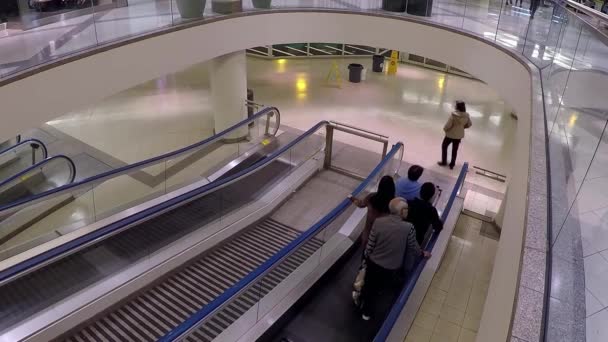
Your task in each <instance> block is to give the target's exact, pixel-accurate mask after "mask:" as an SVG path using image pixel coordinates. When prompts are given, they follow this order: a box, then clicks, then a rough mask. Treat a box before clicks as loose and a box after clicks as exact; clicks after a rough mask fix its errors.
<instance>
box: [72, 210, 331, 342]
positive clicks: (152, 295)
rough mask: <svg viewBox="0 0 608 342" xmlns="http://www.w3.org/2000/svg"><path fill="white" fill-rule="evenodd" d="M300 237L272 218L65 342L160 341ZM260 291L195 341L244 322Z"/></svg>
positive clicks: (280, 273) (294, 262)
mask: <svg viewBox="0 0 608 342" xmlns="http://www.w3.org/2000/svg"><path fill="white" fill-rule="evenodd" d="M299 234H300V232H299V231H297V230H295V229H293V228H291V227H289V226H287V225H284V224H282V223H280V222H278V221H275V220H273V219H272V218H269V219H266V220H264V221H263V222H262V223H260V224H258V225H256V226H255V227H254V228H253V229H251V230H249V231H247V232H246V233H244V234H241V235H240V236H239V237H238V238H235V239H233V240H231V241H230V242H228V243H227V244H226V245H225V246H223V247H222V248H221V249H216V250H215V251H213V252H211V253H209V254H208V255H206V256H204V257H203V258H201V259H198V260H197V261H195V262H193V263H191V264H190V265H189V266H187V267H186V268H184V269H182V270H181V271H180V272H179V273H177V274H175V275H173V276H171V277H170V278H168V279H166V280H165V281H163V282H162V283H160V284H158V285H156V286H154V287H153V288H151V289H149V290H147V291H146V292H145V293H144V294H141V295H139V296H137V298H135V299H133V300H131V301H129V302H128V303H126V304H124V305H122V306H120V307H119V308H117V309H115V310H113V311H112V312H110V313H109V314H107V315H105V316H104V317H102V318H100V319H99V320H97V321H95V322H94V323H93V324H90V325H88V326H86V327H84V328H82V329H80V330H79V331H78V332H77V333H75V334H74V335H72V336H70V337H69V338H67V339H66V341H74V342H75V341H78V342H82V341H96V340H97V339H99V338H103V337H106V338H110V340H113V341H119V340H131V341H148V340H158V339H159V338H161V337H162V336H163V335H164V333H166V332H167V331H169V330H170V329H171V328H172V327H174V326H175V325H177V323H179V322H181V321H184V320H186V319H187V318H188V317H189V316H190V315H192V314H193V313H194V312H196V310H197V309H198V308H201V307H203V306H205V305H207V304H209V303H210V302H211V301H212V300H213V299H215V298H217V297H218V296H220V295H221V294H222V293H223V292H224V291H226V290H227V289H228V288H229V287H230V286H232V285H233V284H235V283H236V282H237V281H238V280H239V279H241V278H243V277H245V276H246V275H247V274H248V273H250V272H251V271H253V270H254V269H256V268H257V267H259V266H260V265H261V264H262V263H263V262H264V261H265V260H266V259H268V258H270V257H271V256H272V255H274V254H275V253H277V252H278V251H279V250H281V248H283V247H284V246H286V245H287V244H288V243H289V242H291V241H293V240H294V239H295V238H296V237H297V236H298V235H299ZM322 244H323V242H322V241H320V240H318V239H313V240H311V241H309V242H308V243H307V244H306V245H305V246H304V248H303V249H302V250H301V251H300V252H299V253H298V254H296V255H294V256H293V258H292V259H291V260H290V261H289V263H285V264H284V265H283V266H282V267H280V268H277V269H276V270H274V271H273V272H272V273H271V274H270V275H269V277H270V279H271V281H269V282H267V283H265V284H264V285H265V286H263V287H262V289H261V295H265V294H267V293H268V292H269V291H271V290H272V289H273V288H274V287H275V286H276V285H278V284H279V283H280V282H281V281H283V280H284V279H285V278H286V277H287V275H289V274H290V273H291V272H293V271H294V270H295V269H297V268H298V266H300V265H301V264H302V263H303V262H304V260H306V259H307V258H308V257H310V256H311V255H312V254H313V253H314V252H315V251H316V250H317V249H319V248H320V247H321V245H322ZM259 295H260V293H258V292H257V291H256V289H251V290H250V291H249V292H245V293H244V294H243V295H242V296H240V297H239V299H238V300H236V301H234V302H233V303H231V305H230V306H228V307H227V308H226V309H225V310H224V311H223V312H222V314H218V316H217V317H215V318H214V319H213V320H212V321H211V322H210V324H209V325H208V326H206V327H205V328H204V329H201V330H198V331H197V332H195V333H194V334H193V337H194V339H193V340H194V341H211V340H213V339H214V338H216V337H217V336H218V334H219V333H220V332H221V331H222V330H224V329H225V328H226V327H227V326H229V325H230V324H232V323H233V322H234V321H236V320H237V319H238V318H239V317H241V316H242V315H243V314H244V313H245V312H247V310H249V309H250V308H251V307H252V306H253V305H254V303H255V302H256V301H257V297H258V296H259Z"/></svg>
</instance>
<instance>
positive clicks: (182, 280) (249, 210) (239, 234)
mask: <svg viewBox="0 0 608 342" xmlns="http://www.w3.org/2000/svg"><path fill="white" fill-rule="evenodd" d="M329 125H330V124H329V123H327V122H321V123H319V124H317V125H315V126H314V127H313V128H311V129H310V130H308V131H306V132H305V133H303V134H302V135H300V136H298V137H297V138H296V139H294V140H292V141H290V142H289V143H288V144H286V145H284V146H282V147H281V148H280V149H279V150H278V151H275V152H273V153H271V154H269V155H267V156H266V157H265V158H263V159H262V160H258V161H257V162H255V164H254V165H251V166H250V167H249V168H246V169H243V170H241V171H239V172H237V173H235V174H233V175H230V176H228V177H226V178H222V179H220V180H217V181H215V182H212V183H208V184H206V185H203V186H202V187H199V188H196V189H192V190H189V191H187V192H184V193H182V194H180V195H178V196H177V197H175V198H171V199H168V200H165V201H162V202H161V201H159V202H156V203H155V204H154V205H153V206H151V207H147V208H145V209H143V210H141V211H135V210H134V211H131V212H130V214H129V216H124V217H122V218H120V219H119V220H118V221H115V222H109V224H107V225H106V226H104V227H102V228H99V229H95V230H93V231H91V232H90V233H89V234H86V235H82V236H81V238H79V239H76V240H74V241H72V242H70V243H68V244H63V245H60V246H58V247H56V248H54V249H50V250H48V251H47V252H45V253H42V254H40V255H37V256H35V257H33V258H31V259H28V260H24V261H23V262H21V263H18V264H15V265H14V266H13V267H10V268H6V269H4V270H3V271H0V284H2V285H1V287H0V294H1V295H0V331H2V336H3V337H5V338H9V337H10V339H12V340H21V339H23V338H32V339H34V340H37V339H42V340H50V339H55V338H59V339H61V340H65V339H67V340H76V341H79V340H83V339H84V340H92V341H98V340H108V341H114V340H129V341H138V340H141V341H151V340H156V339H158V338H159V337H161V336H163V335H165V334H167V333H170V332H171V331H172V329H174V328H176V327H177V326H179V325H180V323H182V321H183V320H186V319H188V317H189V316H190V315H192V314H193V313H195V312H196V311H197V310H199V309H200V308H201V306H202V307H204V308H207V307H208V306H210V305H207V306H206V305H205V304H208V303H213V302H216V301H218V300H220V299H221V298H223V297H225V296H227V293H228V294H230V293H232V292H231V290H232V288H233V287H234V286H235V284H238V283H240V282H242V279H241V278H242V277H243V276H245V277H246V278H247V277H248V276H250V274H251V272H252V271H253V272H254V273H255V272H256V271H257V269H258V268H259V267H260V266H261V265H263V264H265V263H266V262H267V259H268V258H269V257H271V256H272V255H274V254H275V253H277V252H278V251H281V250H283V249H285V248H286V246H288V245H290V244H293V243H299V242H298V241H299V240H300V239H301V238H302V236H303V235H306V233H304V234H302V231H304V230H305V227H304V226H302V224H301V222H306V216H307V215H308V216H309V214H310V213H311V212H314V210H312V209H314V208H315V205H316V208H317V209H316V210H317V211H318V212H319V215H322V213H323V214H324V213H325V212H326V210H327V208H331V207H333V206H334V205H335V204H336V203H341V202H344V200H343V199H344V198H345V197H346V195H347V194H348V193H350V192H352V190H353V188H354V187H355V186H356V184H357V180H355V179H352V178H349V177H348V176H345V175H344V174H343V173H338V172H335V171H332V170H323V171H320V172H319V169H321V164H323V161H324V159H325V158H323V156H322V155H323V150H324V147H325V146H326V145H325V144H326V143H327V141H326V139H325V137H323V136H320V135H318V134H316V133H317V132H318V131H319V130H321V129H323V128H326V127H328V126H329ZM397 149H398V150H401V149H402V145H399V146H398V147H397ZM330 150H331V149H330ZM401 151H402V150H401ZM394 154H395V153H394V152H391V154H390V155H389V156H387V158H389V159H391V160H392V158H394ZM248 158H253V159H252V160H257V157H256V156H255V154H251V155H250V156H249V157H248ZM374 172H376V173H378V172H379V171H378V170H374ZM336 177H338V178H336ZM372 178H374V179H376V178H377V177H376V174H374V177H372ZM376 180H377V179H376ZM349 184H350V185H349ZM319 188H322V189H326V190H328V193H327V194H326V195H325V196H324V198H323V201H319V200H316V201H315V200H312V201H311V198H310V196H311V194H315V193H316V191H318V190H316V189H319ZM358 189H359V190H357V191H359V192H360V191H363V190H366V187H365V185H363V186H359V188H358ZM296 190H297V191H296ZM311 205H312V207H310V206H311ZM302 206H305V207H306V210H303V209H304V207H302ZM277 207H278V208H277ZM293 208H300V209H299V210H297V211H296V212H294V211H293ZM286 213H287V214H288V215H286ZM302 215H304V216H302ZM289 218H294V219H293V220H292V221H289ZM309 218H310V217H309ZM313 218H314V220H316V219H317V218H318V217H317V216H314V217H313ZM325 242H326V241H324V240H323V237H322V236H321V235H320V236H317V237H315V236H312V237H311V238H310V239H307V241H306V242H305V243H303V244H301V245H300V251H299V252H297V253H293V254H292V255H290V256H289V257H287V258H285V259H284V260H283V261H282V265H281V266H280V267H276V268H275V269H273V270H272V272H269V273H268V274H265V276H264V284H261V285H260V286H259V287H251V288H249V289H248V291H245V292H243V293H239V297H238V299H237V300H235V301H234V302H233V303H231V305H230V306H227V307H226V308H225V310H224V308H222V312H221V313H218V315H217V318H216V319H215V320H214V321H212V322H210V323H209V325H208V326H209V328H208V329H207V330H205V329H203V330H200V331H199V334H202V335H205V336H208V337H213V336H214V334H215V336H220V334H221V333H222V327H226V326H227V325H229V324H230V323H231V322H234V321H236V320H238V319H239V318H240V315H241V314H242V313H244V312H246V311H251V309H252V306H253V305H256V304H257V303H256V301H255V298H259V296H260V295H264V294H266V293H268V292H270V291H272V290H273V289H275V287H276V285H277V284H279V283H281V281H283V280H284V279H285V278H286V277H290V276H293V271H294V270H296V269H298V268H299V267H300V266H301V265H302V264H303V263H305V262H308V260H309V259H310V258H309V257H310V256H311V255H313V254H318V253H319V248H321V246H322V245H323V244H324V243H325ZM118 279H120V281H118ZM49 308H52V310H50V311H49ZM99 313H102V315H101V316H100V315H99ZM214 324H215V325H214ZM205 327H207V325H205ZM58 331H65V332H64V333H63V334H61V335H60V336H57V335H53V334H56V333H57V332H58ZM49 334H50V335H49ZM218 338H220V337H218Z"/></svg>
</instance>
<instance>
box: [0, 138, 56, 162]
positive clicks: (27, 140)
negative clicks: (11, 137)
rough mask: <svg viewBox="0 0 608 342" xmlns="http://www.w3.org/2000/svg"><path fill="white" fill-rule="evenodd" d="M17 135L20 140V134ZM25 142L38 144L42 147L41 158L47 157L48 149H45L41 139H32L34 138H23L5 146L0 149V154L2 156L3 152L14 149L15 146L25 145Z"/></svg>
mask: <svg viewBox="0 0 608 342" xmlns="http://www.w3.org/2000/svg"><path fill="white" fill-rule="evenodd" d="M18 137H19V140H21V135H18ZM26 144H38V145H40V148H41V149H42V159H46V158H47V157H48V150H47V149H46V145H45V144H44V143H43V142H42V141H40V140H38V139H34V138H30V139H26V140H23V141H21V142H19V143H17V144H15V145H13V146H10V147H7V148H5V149H4V150H2V151H0V156H2V155H3V154H5V153H9V152H10V151H12V150H14V149H16V148H17V147H20V146H22V145H26Z"/></svg>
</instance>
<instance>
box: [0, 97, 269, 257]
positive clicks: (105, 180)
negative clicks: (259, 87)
mask: <svg viewBox="0 0 608 342" xmlns="http://www.w3.org/2000/svg"><path fill="white" fill-rule="evenodd" d="M279 125H280V118H279V112H278V110H277V109H276V108H266V109H264V110H262V111H261V112H259V113H257V114H255V115H253V116H252V117H251V118H249V119H246V120H244V121H241V122H240V123H238V124H236V125H234V126H232V127H230V128H228V129H226V130H224V131H223V132H220V133H219V134H217V135H215V136H212V137H210V138H207V139H205V140H203V141H201V142H198V143H196V144H193V145H191V146H188V147H185V148H182V149H180V150H177V151H174V152H170V153H167V154H164V155H161V156H158V157H155V158H151V159H148V160H144V161H142V162H138V163H135V164H132V165H128V166H126V167H122V168H119V169H115V170H111V171H108V172H105V173H102V174H99V175H97V176H93V177H90V178H86V179H83V180H80V181H78V182H75V183H72V184H69V185H66V186H61V187H58V188H54V189H52V188H47V189H42V188H40V187H39V188H37V189H38V191H40V190H43V191H42V192H38V191H36V192H34V193H33V194H32V196H28V197H26V198H24V199H19V200H16V201H11V202H10V204H7V203H1V204H0V205H1V206H0V218H1V219H2V221H1V222H0V231H5V232H6V231H20V232H21V233H20V234H18V235H15V236H14V238H13V239H12V240H11V241H5V243H4V244H0V256H1V255H5V256H6V255H14V253H8V254H2V252H3V251H4V252H6V251H7V250H8V249H15V248H17V250H21V251H22V250H23V249H24V248H23V246H29V248H31V247H33V246H35V245H37V244H39V243H42V242H46V241H49V240H52V239H53V237H57V236H58V233H57V232H60V234H59V235H64V234H66V233H67V232H72V231H75V230H77V229H79V228H82V227H84V226H87V225H89V224H91V223H94V222H97V221H99V220H102V219H104V218H107V217H109V216H111V215H113V214H116V213H117V212H120V211H123V210H125V209H127V208H132V207H134V206H136V205H139V204H141V203H144V202H146V201H149V200H151V199H154V198H156V197H158V196H161V195H165V194H168V193H170V192H172V191H174V190H176V189H179V188H182V187H184V186H187V185H190V184H198V186H201V185H204V184H206V183H209V182H212V181H214V180H216V179H217V174H218V173H219V174H225V173H226V172H228V171H230V169H219V168H220V167H223V166H226V165H227V164H229V163H230V162H234V163H235V164H243V162H248V163H249V164H248V165H251V164H252V163H253V162H255V161H256V160H253V161H247V160H245V161H243V160H240V159H239V158H241V159H242V157H243V158H244V157H246V156H249V154H251V155H252V156H251V157H252V158H255V157H256V156H257V158H258V159H260V158H262V157H264V156H265V155H266V154H268V153H270V152H271V151H273V150H275V149H277V148H279V147H280V145H281V141H280V139H279V140H277V139H276V138H275V136H276V134H277V132H278V127H279ZM243 129H245V130H246V131H247V132H248V133H247V137H246V140H243V141H240V142H231V141H224V140H223V139H224V138H225V137H228V136H230V134H231V133H233V132H234V131H236V130H243ZM231 166H232V167H234V165H232V164H231ZM212 176H214V177H212ZM54 177H58V176H54ZM57 184H59V183H57ZM24 227H27V229H25V228H24ZM26 230H27V231H26ZM30 231H35V232H37V233H36V234H30V233H29V232H30ZM24 236H28V237H29V239H27V240H24V238H23V237H24ZM19 246H21V247H19ZM0 260H2V259H0Z"/></svg>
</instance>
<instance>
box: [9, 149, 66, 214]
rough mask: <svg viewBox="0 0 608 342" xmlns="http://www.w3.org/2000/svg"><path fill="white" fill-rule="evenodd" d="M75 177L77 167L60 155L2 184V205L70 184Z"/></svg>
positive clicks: (29, 168)
mask: <svg viewBox="0 0 608 342" xmlns="http://www.w3.org/2000/svg"><path fill="white" fill-rule="evenodd" d="M75 177H76V167H75V166H74V162H72V160H71V159H70V158H68V157H66V156H62V155H59V156H54V157H51V158H48V159H44V160H43V161H41V162H39V163H36V164H35V165H32V166H30V167H28V168H26V169H25V170H23V171H21V172H19V173H17V174H15V175H13V176H11V177H9V178H7V179H5V180H4V181H1V182H0V205H7V204H9V203H11V202H14V201H16V200H19V199H21V198H27V197H29V196H32V195H36V194H39V193H42V192H45V191H48V190H52V189H55V188H58V187H61V186H64V185H66V184H70V183H72V182H73V181H74V178H75Z"/></svg>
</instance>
